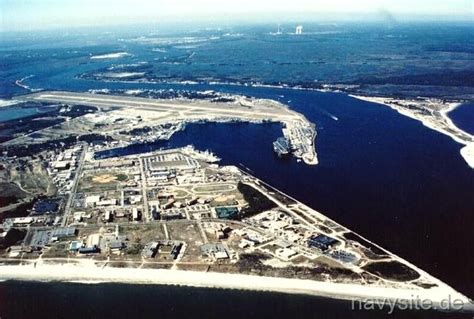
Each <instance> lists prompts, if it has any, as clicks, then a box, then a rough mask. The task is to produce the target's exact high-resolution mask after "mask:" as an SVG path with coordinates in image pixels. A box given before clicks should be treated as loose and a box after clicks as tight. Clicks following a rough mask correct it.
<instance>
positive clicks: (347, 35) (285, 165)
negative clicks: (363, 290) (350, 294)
mask: <svg viewBox="0 0 474 319" xmlns="http://www.w3.org/2000/svg"><path fill="white" fill-rule="evenodd" d="M318 27H319V29H318V30H320V31H328V33H323V32H320V33H313V34H309V35H308V36H306V37H302V38H295V37H293V36H290V35H285V36H283V37H274V36H271V35H269V31H272V30H271V29H270V28H268V29H264V27H263V26H257V27H246V28H243V29H230V30H223V31H212V30H211V31H209V30H207V31H202V30H197V31H193V32H190V33H186V34H185V35H186V36H187V37H188V40H187V41H188V42H185V41H184V42H183V40H182V39H183V34H181V35H179V36H178V35H166V36H164V35H162V34H161V33H160V32H158V31H156V30H155V31H154V33H153V32H152V33H149V32H145V31H144V30H140V29H138V30H136V29H133V30H121V31H120V32H119V31H117V30H113V31H114V32H111V33H105V32H103V33H93V32H91V31H90V32H83V33H80V34H77V33H74V34H70V35H61V36H58V35H52V34H46V33H43V34H41V35H38V36H36V37H29V36H26V35H21V36H19V37H17V38H14V37H12V38H8V37H4V38H3V39H0V42H2V44H4V45H3V46H2V47H1V49H0V60H1V61H2V62H3V63H0V97H1V98H10V97H12V96H15V95H20V94H25V93H28V91H27V90H25V89H24V88H21V87H19V86H16V85H15V84H14V83H15V81H16V80H18V79H22V78H24V77H26V76H29V75H34V76H32V77H29V78H27V79H25V80H24V82H23V84H24V85H27V86H29V87H31V88H34V89H52V90H71V91H87V90H90V89H111V90H116V89H124V90H125V89H153V90H158V89H165V90H188V91H194V90H196V91H197V90H199V91H205V90H214V91H218V92H225V93H231V94H244V95H249V96H254V97H261V98H271V99H275V100H279V101H281V102H283V103H286V104H288V105H289V106H290V107H291V108H293V109H295V110H297V111H299V112H301V113H303V114H304V115H305V116H306V117H307V118H308V119H309V120H310V121H312V122H314V123H315V124H316V127H317V132H318V135H317V138H316V149H317V152H318V158H319V161H320V163H319V165H317V166H307V165H305V164H303V163H298V162H297V161H296V160H294V159H286V160H282V159H279V158H277V157H276V156H275V155H274V153H273V151H272V147H271V145H272V144H271V142H272V141H273V140H275V139H276V137H278V136H280V135H281V126H280V125H279V124H271V123H266V124H259V125H256V124H246V123H228V124H212V123H210V124H192V125H188V127H187V128H186V129H185V130H184V131H181V132H178V133H176V134H175V135H174V136H173V137H172V139H171V140H170V141H165V142H163V141H162V142H156V143H151V144H146V145H134V146H131V147H128V148H126V149H121V150H116V151H114V152H113V153H114V154H130V153H136V152H143V151H150V150H153V149H157V148H160V147H177V146H184V145H188V144H193V145H195V146H196V148H198V149H202V150H205V149H209V150H211V151H213V152H215V153H216V155H218V156H219V157H221V158H222V163H221V164H229V165H237V166H240V167H241V168H243V169H248V170H249V172H250V173H252V174H254V175H256V176H257V177H259V178H261V179H262V180H265V181H266V182H268V183H269V184H271V185H273V186H275V187H277V188H278V189H281V190H282V191H284V192H286V193H288V194H289V195H291V196H293V197H295V198H297V199H298V200H300V201H302V202H304V203H306V204H308V205H309V206H311V207H313V208H315V209H316V210H319V211H320V212H322V213H324V214H326V215H328V216H329V217H331V218H333V219H334V220H336V221H338V222H340V223H341V224H343V225H345V226H347V227H349V228H350V229H352V230H354V231H356V232H358V233H360V234H361V235H363V236H365V237H367V238H369V239H371V240H373V241H374V242H376V243H378V244H380V245H381V246H383V247H385V248H387V249H389V250H390V251H392V252H394V253H396V254H398V255H400V256H401V257H403V258H406V259H407V260H409V261H410V262H413V263H414V264H416V265H417V266H419V267H420V268H422V269H424V270H426V271H428V272H429V273H431V274H432V275H434V276H436V277H439V278H440V279H442V280H443V281H445V282H447V283H448V284H450V285H452V286H453V287H454V288H455V289H457V290H459V291H461V292H463V293H465V294H467V295H468V296H470V297H473V296H474V284H473V283H474V273H473V271H472V269H474V258H473V257H472V254H471V250H472V249H471V245H470V243H471V240H472V229H474V219H473V218H472V213H473V212H474V196H473V194H474V171H473V170H472V169H470V168H469V167H468V166H467V164H466V163H465V162H464V160H463V159H462V157H461V156H460V154H459V150H460V148H461V145H459V144H457V143H456V142H454V141H453V140H452V139H450V138H449V137H447V136H444V135H442V134H440V133H438V132H435V131H431V130H429V129H428V128H426V127H424V126H423V125H421V123H419V122H417V121H414V120H412V119H409V118H407V117H404V116H402V115H400V114H398V113H396V112H395V111H393V110H391V109H390V108H388V107H385V106H382V105H376V104H373V103H368V102H364V101H360V100H356V99H353V98H351V97H349V96H347V95H345V94H340V93H323V92H317V91H310V90H296V89H291V88H269V87H253V86H251V85H249V84H250V83H251V82H256V81H262V82H271V83H275V82H278V81H281V82H283V83H288V84H298V83H306V82H308V81H309V82H317V81H319V80H330V79H332V78H334V79H339V78H341V79H347V80H350V79H354V78H357V77H358V76H368V75H370V74H373V73H374V72H385V71H387V70H388V71H387V72H393V70H396V72H405V74H407V75H410V72H421V71H425V72H427V69H429V68H432V69H433V70H435V71H436V70H437V71H439V70H442V69H443V68H445V65H446V61H447V60H450V59H458V58H463V57H465V56H466V55H469V54H472V52H474V51H472V50H473V49H472V47H470V46H469V44H466V46H460V45H458V46H456V47H453V46H450V43H469V41H465V40H466V33H467V32H466V27H465V26H451V27H449V26H444V25H443V26H439V27H437V28H430V27H429V26H426V25H421V26H418V27H416V28H413V27H410V28H409V27H400V28H385V27H382V28H378V27H374V26H346V25H341V26H336V27H334V26H333V27H328V26H318ZM332 28H336V30H333V29H332ZM467 28H468V29H469V30H471V29H470V28H471V27H470V26H468V27H467ZM307 29H309V30H311V28H310V27H308V28H306V27H305V30H307ZM333 31H334V32H336V33H331V32H333ZM225 32H228V33H231V34H232V36H225V35H224V33H225ZM143 35H145V38H147V39H148V40H149V42H148V43H145V44H143V43H141V42H140V36H143ZM216 35H217V36H219V39H217V40H213V37H215V36H216ZM22 37H23V38H22ZM189 39H191V40H192V41H191V43H189V41H190V40H189ZM154 49H159V50H154ZM123 51H125V52H128V53H130V54H131V55H130V56H127V57H124V58H121V59H110V60H108V59H106V60H93V59H90V57H91V56H93V55H99V54H106V53H111V52H123ZM471 51H472V52H471ZM268 52H271V53H272V54H269V53H268ZM446 52H449V54H447V53H446ZM362 61H363V62H362ZM465 61H466V63H467V64H469V63H471V62H470V61H471V60H469V59H465ZM138 62H147V63H148V64H149V65H150V68H149V69H148V68H147V69H145V70H146V72H150V74H152V75H153V76H154V77H157V76H159V75H160V76H161V78H160V79H159V81H155V82H156V83H151V82H150V81H142V82H140V83H137V82H135V83H133V82H124V81H122V82H110V81H102V80H97V79H94V78H91V77H81V76H82V75H84V74H95V73H97V72H102V71H103V70H106V69H107V68H121V67H122V65H132V64H136V63H138ZM468 66H469V65H468ZM380 67H382V69H380ZM356 75H357V76H356ZM203 79H207V81H203ZM155 80H156V79H155ZM186 80H199V82H203V83H200V84H179V83H176V81H186ZM212 82H232V83H233V85H224V84H212ZM237 82H238V83H240V84H238V85H237ZM466 108H468V107H467V106H466V107H459V108H458V109H457V110H455V111H453V112H452V113H450V116H451V117H452V118H453V121H454V122H455V123H456V124H458V125H460V127H461V126H462V127H463V128H464V129H466V130H468V129H469V125H470V124H469V123H472V122H469V120H468V121H467V122H465V124H462V123H463V119H466V118H467V119H469V115H466V114H467V113H465V114H464V115H463V114H460V115H456V114H459V113H458V112H468V111H463V110H464V109H466ZM470 114H472V112H471V113H470ZM456 117H457V118H456ZM109 155H110V154H109ZM112 155H113V154H112ZM42 294H44V295H42ZM38 295H39V296H43V297H42V298H36V296H38ZM51 295H54V296H61V298H60V299H59V300H58V299H57V298H51ZM91 296H93V297H91ZM132 296H133V297H132ZM135 296H136V297H135ZM190 296H199V297H196V298H195V299H193V298H191V297H190ZM0 298H2V299H0V301H2V300H4V301H5V302H4V303H2V302H0V307H1V306H2V304H3V305H6V306H5V307H6V308H4V309H7V308H8V307H13V308H12V309H15V310H17V311H23V312H22V314H23V316H19V317H25V318H26V317H31V316H32V315H33V314H34V315H35V316H38V317H45V316H46V314H49V313H50V312H51V311H52V313H53V317H54V314H55V313H54V309H56V311H57V313H56V314H55V315H56V317H60V315H59V314H61V312H63V311H65V312H68V315H69V316H71V315H72V316H73V317H74V316H75V315H76V314H75V313H74V311H72V310H70V309H72V307H73V306H72V303H71V302H74V300H78V304H79V305H80V307H83V308H81V309H82V310H83V311H86V313H88V314H89V315H90V317H97V318H102V317H109V314H111V313H113V314H114V315H115V316H118V317H119V318H120V317H122V318H123V317H128V316H129V315H131V313H130V311H134V313H139V314H140V315H143V316H144V317H151V316H155V315H157V316H160V315H162V316H164V317H166V316H168V317H169V316H173V317H184V316H185V315H186V314H187V313H188V312H187V311H189V313H193V314H199V315H200V316H202V317H218V316H219V317H222V316H223V315H224V313H226V312H229V313H227V314H226V317H227V316H230V317H231V318H232V316H235V317H242V316H243V315H245V316H249V317H259V318H260V317H282V316H284V317H288V316H292V315H294V314H295V313H298V311H301V312H299V314H301V316H302V317H315V318H316V317H318V314H321V315H320V316H319V317H322V318H325V317H330V318H351V317H355V318H360V317H363V318H379V317H382V315H381V313H359V312H356V313H354V312H352V311H350V309H349V308H347V307H346V306H347V305H346V306H343V304H342V303H340V302H335V301H331V300H326V299H321V298H311V297H302V296H286V295H285V296H281V295H279V294H264V293H248V292H245V293H243V292H236V291H223V290H222V291H221V290H218V291H213V290H207V289H204V290H200V289H190V288H169V287H149V286H127V285H95V286H77V285H72V284H58V283H49V284H32V283H2V284H1V285H0ZM84 298H85V299H84ZM148 298H151V299H153V300H157V301H156V302H157V303H159V301H160V300H163V304H165V305H166V307H167V308H163V309H162V308H161V307H157V308H156V309H155V307H153V305H155V303H154V302H149V299H148ZM129 299H130V302H129V303H127V302H126V300H129ZM189 299H191V300H189ZM18 300H21V301H22V302H23V303H22V304H19V301H18ZM81 301H85V305H83V304H82V303H81ZM198 301H199V302H198ZM212 301H215V303H210V302H212ZM184 304H185V305H186V306H183V305H184ZM236 304H238V305H239V307H238V308H239V309H245V310H248V312H245V313H244V314H243V315H241V313H240V312H235V311H229V310H228V309H230V308H231V305H236ZM262 304H265V305H269V307H268V308H266V307H262ZM209 305H213V307H211V308H209ZM101 307H102V308H101ZM298 309H299V310H298ZM5 311H6V310H5ZM5 311H2V312H3V313H6V312H5ZM88 311H89V312H88ZM94 311H95V312H94ZM11 313H15V312H11ZM93 314H95V315H93ZM77 315H78V314H77ZM0 316H2V318H3V314H2V313H0ZM398 316H399V318H406V317H408V318H435V317H440V318H443V317H449V318H450V316H445V315H444V314H436V315H433V314H424V313H423V314H419V313H416V314H413V313H402V314H399V315H398ZM86 317H88V316H87V315H86Z"/></svg>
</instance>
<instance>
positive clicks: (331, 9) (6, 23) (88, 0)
mask: <svg viewBox="0 0 474 319" xmlns="http://www.w3.org/2000/svg"><path fill="white" fill-rule="evenodd" d="M362 15H364V16H365V15H371V16H374V17H381V18H383V17H394V18H396V19H403V18H406V17H411V18H413V17H415V18H416V17H420V18H422V17H432V18H433V17H443V18H444V19H446V18H448V19H449V18H452V19H456V20H459V19H462V20H471V21H473V22H474V0H378V1H377V0H0V30H1V31H8V30H34V29H48V28H55V27H66V26H69V27H75V26H87V25H92V26H93V25H112V24H113V25H117V24H130V23H139V22H166V21H174V22H180V21H196V22H204V23H205V22H206V21H218V20H222V21H232V20H246V19H248V20H254V21H255V20H257V21H258V19H259V18H261V19H262V20H263V19H265V20H269V19H271V18H272V17H273V18H275V19H281V18H284V17H286V18H288V19H305V20H308V19H311V18H314V19H321V18H323V19H326V20H328V19H329V20H330V19H331V18H334V19H335V20H337V19H338V18H340V17H344V18H355V19H356V18H357V17H360V16H362Z"/></svg>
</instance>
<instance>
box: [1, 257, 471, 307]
mask: <svg viewBox="0 0 474 319" xmlns="http://www.w3.org/2000/svg"><path fill="white" fill-rule="evenodd" d="M5 280H20V281H40V282H52V281H59V282H71V283H72V282H76V283H84V284H100V283H124V284H149V285H173V286H185V287H196V288H220V289H235V290H250V291H262V292H278V293H286V294H303V295H311V296H318V297H325V298H331V299H338V300H352V301H357V300H359V301H364V300H381V301H382V300H383V301H391V302H395V303H400V302H403V300H406V301H412V302H417V301H418V302H419V301H422V300H430V301H431V302H432V303H433V305H438V306H440V305H442V303H443V302H444V301H446V300H448V298H450V299H449V300H451V301H454V300H460V301H462V303H463V305H464V306H466V307H465V308H464V309H463V310H464V311H466V310H467V311H474V304H472V303H471V301H470V300H469V299H468V298H467V297H466V296H464V295H462V294H461V293H458V292H456V291H454V290H448V289H446V288H445V287H436V288H429V289H424V288H419V289H414V288H411V289H410V288H402V289H400V288H393V287H383V286H375V285H374V286H361V285H358V284H352V283H332V282H321V281H314V280H306V279H289V278H278V277H261V276H254V275H244V274H227V273H217V272H198V271H185V270H168V269H143V268H142V269H140V268H113V267H98V266H96V265H95V263H94V261H91V260H82V261H81V262H79V263H78V264H75V265H72V264H58V265H47V264H44V263H41V262H39V263H36V264H29V265H8V266H5V265H3V266H0V281H5Z"/></svg>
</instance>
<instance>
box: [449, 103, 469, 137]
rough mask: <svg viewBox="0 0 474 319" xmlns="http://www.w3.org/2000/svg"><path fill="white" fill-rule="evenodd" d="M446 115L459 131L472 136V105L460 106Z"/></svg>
mask: <svg viewBox="0 0 474 319" xmlns="http://www.w3.org/2000/svg"><path fill="white" fill-rule="evenodd" d="M448 115H449V117H450V118H451V120H452V121H453V123H454V124H455V125H456V126H457V127H459V128H460V129H461V130H464V131H465V132H467V133H470V134H474V104H472V103H466V104H462V105H460V106H458V107H457V108H455V109H454V110H453V111H451V112H449V114H448Z"/></svg>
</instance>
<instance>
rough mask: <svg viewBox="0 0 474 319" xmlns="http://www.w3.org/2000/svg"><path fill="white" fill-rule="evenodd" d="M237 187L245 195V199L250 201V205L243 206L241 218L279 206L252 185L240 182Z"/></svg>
mask: <svg viewBox="0 0 474 319" xmlns="http://www.w3.org/2000/svg"><path fill="white" fill-rule="evenodd" d="M237 187H238V190H239V192H240V193H242V195H243V196H244V200H245V201H246V202H247V203H248V206H247V207H245V208H243V209H242V211H241V214H240V215H241V216H240V217H241V218H243V217H250V216H253V215H257V214H259V213H261V212H264V211H267V210H270V209H273V208H275V207H277V205H276V204H275V203H274V202H272V201H271V200H269V199H268V198H267V197H266V196H265V195H263V194H262V193H261V192H259V191H258V190H256V189H255V188H253V187H252V186H249V185H247V184H243V183H240V182H239V184H238V186H237Z"/></svg>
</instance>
